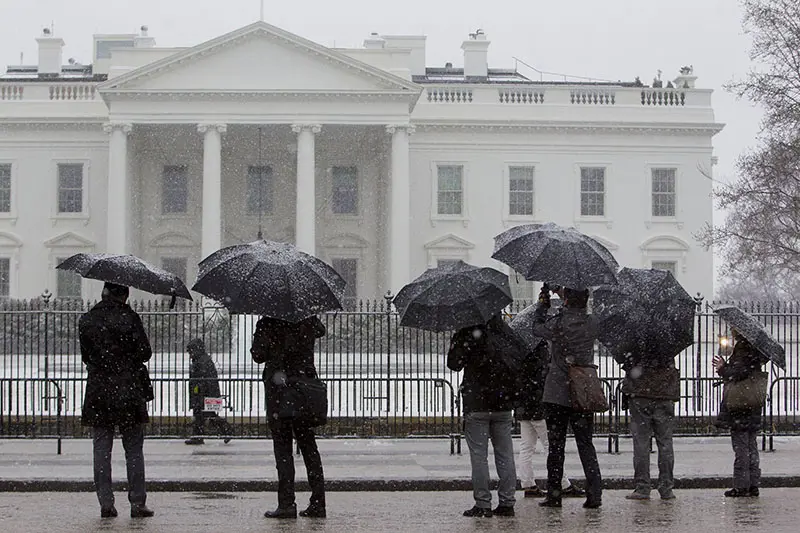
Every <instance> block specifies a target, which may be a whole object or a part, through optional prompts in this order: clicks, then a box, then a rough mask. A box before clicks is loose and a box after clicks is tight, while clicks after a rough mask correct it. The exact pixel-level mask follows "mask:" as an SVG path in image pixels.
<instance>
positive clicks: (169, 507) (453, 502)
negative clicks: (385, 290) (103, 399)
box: [0, 489, 800, 533]
mask: <svg viewBox="0 0 800 533" xmlns="http://www.w3.org/2000/svg"><path fill="white" fill-rule="evenodd" d="M625 494H627V493H626V492H623V491H606V493H605V494H604V506H603V508H601V509H598V510H585V509H583V508H581V501H582V500H565V502H564V507H563V508H562V509H541V508H539V507H538V505H537V502H538V501H539V500H534V499H527V500H521V501H518V502H517V506H516V510H517V516H516V517H514V518H501V517H494V518H464V517H462V516H461V511H463V510H464V509H466V508H467V507H470V506H471V503H472V502H471V494H470V493H468V492H431V493H428V492H403V493H397V492H370V493H354V492H339V493H331V494H329V500H328V509H329V517H328V518H327V519H324V520H322V519H303V518H298V519H297V520H281V521H274V520H268V519H265V518H263V516H262V515H263V513H264V511H265V510H267V509H270V508H272V507H273V506H274V503H275V495H274V493H270V494H266V493H167V492H163V493H153V494H150V496H149V498H148V504H149V505H150V506H151V507H153V509H154V510H155V511H156V513H157V514H156V516H154V517H153V518H148V519H131V518H130V517H129V516H128V506H127V502H126V501H125V495H124V494H117V507H118V509H119V511H120V516H119V517H118V518H114V519H101V518H99V508H98V507H97V500H96V499H95V497H94V495H93V494H91V493H39V494H13V493H3V494H0V525H1V526H0V527H1V528H2V530H3V531H20V532H26V533H27V532H30V533H35V532H53V531H58V532H71V531H76V532H78V531H80V532H87V531H142V532H156V531H158V532H164V531H181V532H183V531H185V532H192V533H200V532H205V531H209V532H222V531H281V532H283V531H286V532H289V531H302V532H305V531H315V532H327V531H330V532H344V531H354V532H358V531H409V532H427V531H431V532H437V533H444V532H450V531H453V532H459V533H468V532H473V531H480V532H483V531H520V532H522V531H526V532H531V531H570V532H582V531H587V532H588V531H591V532H596V533H604V532H614V533H619V532H627V531H631V532H638V531H669V532H687V533H688V532H697V531H702V532H704V533H709V532H716V531H720V532H722V531H733V532H736V533H740V532H747V531H769V532H771V533H782V532H790V531H791V532H795V531H797V521H798V519H800V512H799V511H798V505H797V501H798V499H799V498H800V489H766V490H764V491H763V492H762V496H761V498H759V499H749V498H748V499H744V498H743V499H729V498H728V499H726V498H724V497H723V495H722V492H721V491H719V490H685V491H678V492H677V493H676V494H677V497H678V499H677V500H674V501H671V502H664V501H661V500H652V501H648V502H635V501H628V500H625V499H624V497H625ZM654 494H655V493H654ZM307 501H308V495H307V494H298V503H299V504H300V505H301V506H303V505H305V503H306V502H307Z"/></svg>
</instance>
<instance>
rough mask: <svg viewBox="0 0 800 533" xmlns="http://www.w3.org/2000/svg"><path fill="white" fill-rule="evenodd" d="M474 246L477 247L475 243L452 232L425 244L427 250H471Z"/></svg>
mask: <svg viewBox="0 0 800 533" xmlns="http://www.w3.org/2000/svg"><path fill="white" fill-rule="evenodd" d="M473 248H475V245H474V244H472V243H471V242H469V241H468V240H466V239H464V238H462V237H459V236H458V235H454V234H452V233H448V234H447V235H444V236H442V237H439V238H438V239H434V240H432V241H430V242H428V243H427V244H426V245H425V249H426V250H471V249H473Z"/></svg>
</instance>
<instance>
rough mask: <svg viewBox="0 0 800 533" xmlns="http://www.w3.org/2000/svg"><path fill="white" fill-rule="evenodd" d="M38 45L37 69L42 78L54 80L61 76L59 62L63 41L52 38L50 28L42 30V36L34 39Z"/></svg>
mask: <svg viewBox="0 0 800 533" xmlns="http://www.w3.org/2000/svg"><path fill="white" fill-rule="evenodd" d="M36 42H37V43H39V69H38V73H39V76H40V77H43V78H55V77H58V76H59V75H60V74H61V60H62V55H63V53H64V39H61V38H60V37H54V36H53V32H52V31H51V30H50V28H45V29H44V30H42V36H41V37H39V38H38V39H36Z"/></svg>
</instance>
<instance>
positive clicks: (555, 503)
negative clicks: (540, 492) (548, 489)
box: [539, 496, 561, 509]
mask: <svg viewBox="0 0 800 533" xmlns="http://www.w3.org/2000/svg"><path fill="white" fill-rule="evenodd" d="M539 507H554V508H558V509H560V508H561V498H553V497H550V496H547V497H546V498H545V499H544V501H543V502H539Z"/></svg>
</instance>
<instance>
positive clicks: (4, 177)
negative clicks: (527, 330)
mask: <svg viewBox="0 0 800 533" xmlns="http://www.w3.org/2000/svg"><path fill="white" fill-rule="evenodd" d="M37 41H38V43H39V58H38V63H37V64H36V65H31V66H25V65H22V66H11V67H8V69H7V72H6V74H5V75H3V76H0V296H2V297H8V298H32V297H36V296H38V295H39V294H41V293H42V292H43V291H44V290H45V289H48V290H49V291H50V292H52V293H54V294H55V296H57V297H62V298H69V297H84V298H94V297H97V296H98V291H99V285H98V284H89V283H81V281H80V279H78V278H76V277H74V276H72V275H71V274H69V273H61V272H57V271H56V270H55V269H54V267H55V265H56V264H57V263H58V262H59V261H60V260H61V259H63V258H65V257H68V256H69V255H71V254H73V253H77V252H86V251H95V252H100V251H107V252H111V253H133V254H135V255H138V256H140V257H142V258H143V259H146V260H149V261H151V262H153V263H155V264H158V265H161V266H163V267H165V268H167V269H168V270H171V271H173V272H175V273H177V274H178V275H180V276H181V277H183V278H185V279H186V280H187V284H188V285H191V283H192V282H193V280H194V277H195V275H196V272H197V263H198V262H199V261H200V260H201V259H202V258H203V257H205V256H206V255H208V254H209V253H211V252H213V251H215V250H217V249H219V248H220V247H222V246H227V245H231V244H236V243H242V242H249V241H253V240H255V239H256V238H257V237H258V236H259V235H260V236H263V237H264V238H267V239H272V240H280V241H286V242H294V243H296V244H297V245H298V246H299V247H300V248H301V249H303V250H305V251H308V252H310V253H314V254H316V255H317V256H319V257H321V258H322V259H324V260H326V261H328V262H330V263H331V264H332V265H333V266H334V267H335V268H336V269H337V270H338V271H339V272H340V273H341V274H342V275H343V277H345V279H347V280H348V282H349V285H348V287H349V288H348V291H349V292H348V295H347V296H348V298H349V299H350V301H354V300H355V299H356V298H375V297H380V296H381V295H382V294H385V293H386V292H387V291H393V292H396V291H397V290H398V289H399V288H400V287H401V286H402V285H403V284H405V283H406V282H408V281H409V280H410V279H412V278H413V277H415V276H417V275H418V274H420V273H421V272H422V271H424V270H425V269H426V268H428V267H433V266H436V265H437V264H440V263H441V262H443V261H452V260H459V259H461V260H465V261H468V262H471V263H474V264H486V265H491V266H495V267H498V268H503V269H506V267H505V266H503V265H500V264H499V263H496V262H494V261H493V260H491V259H490V256H491V252H492V246H493V240H492V238H493V237H494V235H496V234H497V233H500V232H501V231H503V230H505V229H507V228H508V227H510V226H512V225H515V224H521V223H530V222H546V221H552V222H556V223H558V224H562V225H566V226H575V227H577V228H578V229H580V230H581V231H583V232H584V233H586V234H588V235H592V236H594V237H596V238H597V239H598V240H600V241H601V242H602V243H604V244H605V245H606V246H607V247H608V248H609V249H610V250H611V251H612V253H613V254H614V255H615V256H616V258H617V259H618V261H619V262H620V264H622V265H628V266H633V267H647V268H649V267H655V268H664V269H669V270H671V271H672V272H674V274H675V275H676V277H677V278H678V279H679V280H680V281H681V283H683V285H684V286H685V287H686V288H687V290H689V291H692V292H695V291H698V292H703V293H706V294H709V293H710V292H711V288H712V283H713V260H712V254H711V252H709V251H706V250H704V249H703V248H702V247H701V246H700V245H699V244H698V243H697V242H696V241H695V239H694V237H693V235H694V234H695V233H696V232H697V231H698V230H699V229H701V227H702V226H703V225H704V224H706V223H707V222H710V221H711V218H712V199H711V190H712V186H711V180H710V179H709V178H708V176H709V175H710V173H711V169H712V165H713V154H712V152H713V150H712V138H713V136H714V135H715V134H716V133H717V132H719V131H720V130H721V127H722V126H721V125H720V124H717V123H716V122H715V120H714V112H713V109H712V106H711V93H712V91H710V90H706V89H699V88H696V87H695V80H696V78H695V76H694V75H693V73H692V69H691V68H684V69H682V70H681V73H680V75H679V76H677V78H675V79H674V80H672V81H670V82H668V83H667V86H666V87H662V86H661V85H662V84H661V83H660V82H657V83H654V85H655V87H650V86H645V85H643V84H641V83H640V82H639V81H638V79H637V80H636V81H635V82H631V83H622V82H620V83H584V84H572V83H555V82H542V81H533V80H531V79H529V78H527V77H525V76H523V75H522V74H520V73H519V72H517V71H515V70H501V69H492V68H489V67H488V64H487V50H488V47H489V44H490V43H489V41H488V40H487V39H486V37H485V35H483V33H482V32H480V31H479V32H477V33H476V34H473V35H470V36H469V38H468V39H467V40H466V41H464V43H463V44H462V50H463V60H464V67H463V68H453V67H452V65H450V64H448V65H446V66H444V67H441V68H438V67H437V68H431V67H427V66H426V62H425V37H420V36H379V35H376V34H373V35H371V36H370V37H369V38H368V39H367V40H366V41H365V42H364V47H363V48H359V49H331V48H326V47H324V46H320V45H318V44H316V43H313V42H310V41H308V40H306V39H303V38H301V37H299V36H297V35H293V34H290V33H288V32H285V31H283V30H281V29H279V28H275V27H273V26H271V25H269V24H266V23H263V22H257V23H255V24H252V25H250V26H247V27H244V28H241V29H239V30H236V31H234V32H231V33H229V34H226V35H223V36H221V37H218V38H216V39H213V40H211V41H208V42H205V43H202V44H199V45H197V46H194V47H191V48H183V49H177V48H159V47H157V46H156V45H155V41H154V39H153V38H152V37H150V36H149V35H148V33H147V31H146V28H143V30H142V32H141V33H140V34H135V35H133V34H132V35H96V36H94V57H93V62H92V64H91V65H81V64H78V63H77V62H75V61H73V60H70V61H68V62H67V63H66V64H65V62H64V61H63V48H64V42H63V40H61V39H60V38H58V37H55V36H54V35H52V34H51V33H50V32H49V31H47V30H46V31H45V32H44V33H43V35H42V36H40V37H39V38H38V39H37ZM511 274H513V273H511ZM511 278H512V286H513V289H514V291H515V294H516V296H517V297H519V298H530V297H532V296H533V294H532V292H533V286H532V284H530V283H526V282H524V280H522V279H521V278H519V277H518V276H516V275H512V276H511Z"/></svg>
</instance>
